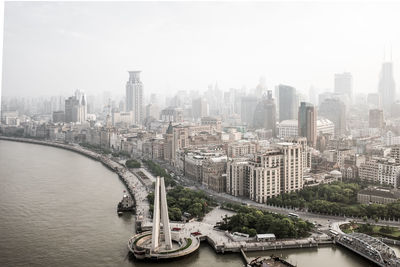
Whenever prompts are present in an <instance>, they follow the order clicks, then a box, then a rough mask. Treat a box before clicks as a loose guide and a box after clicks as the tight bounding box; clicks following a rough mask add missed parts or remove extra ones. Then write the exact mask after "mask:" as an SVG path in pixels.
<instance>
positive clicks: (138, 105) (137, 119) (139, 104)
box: [125, 71, 144, 125]
mask: <svg viewBox="0 0 400 267" xmlns="http://www.w3.org/2000/svg"><path fill="white" fill-rule="evenodd" d="M140 72H141V71H128V73H129V80H128V81H127V82H126V105H125V109H126V111H132V112H133V121H132V123H133V124H136V125H140V124H141V123H142V122H143V117H144V114H143V83H142V82H141V81H140Z"/></svg>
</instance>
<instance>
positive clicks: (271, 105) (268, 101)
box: [253, 91, 276, 136]
mask: <svg viewBox="0 0 400 267" xmlns="http://www.w3.org/2000/svg"><path fill="white" fill-rule="evenodd" d="M253 126H254V128H256V129H260V128H264V129H266V130H271V131H272V136H276V106H275V100H274V99H273V98H272V92H271V91H268V92H267V95H264V96H263V98H262V100H261V101H260V102H259V103H258V104H257V106H256V109H255V111H254V119H253Z"/></svg>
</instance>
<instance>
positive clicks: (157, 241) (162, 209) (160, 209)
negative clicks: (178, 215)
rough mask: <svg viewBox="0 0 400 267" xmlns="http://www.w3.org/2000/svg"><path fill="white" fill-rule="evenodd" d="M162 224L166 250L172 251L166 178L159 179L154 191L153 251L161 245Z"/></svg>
mask: <svg viewBox="0 0 400 267" xmlns="http://www.w3.org/2000/svg"><path fill="white" fill-rule="evenodd" d="M160 223H162V225H163V234H164V235H163V236H164V239H165V248H166V249H172V241H171V229H170V227H169V218H168V205H167V193H166V191H165V183H164V177H157V179H156V187H155V189H154V210H153V233H152V236H151V250H152V251H157V250H158V249H159V247H160V245H161V231H160V227H161V226H160Z"/></svg>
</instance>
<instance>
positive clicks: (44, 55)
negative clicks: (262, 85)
mask: <svg viewBox="0 0 400 267" xmlns="http://www.w3.org/2000/svg"><path fill="white" fill-rule="evenodd" d="M4 13H5V23H4V45H3V46H4V47H3V48H4V50H3V80H2V90H3V96H14V95H18V96H23V95H29V96H34V95H38V96H39V95H58V94H65V95H68V94H72V92H73V91H74V90H75V89H77V88H79V89H82V90H84V91H86V92H87V94H92V93H97V92H102V91H112V92H113V93H115V94H120V95H123V94H124V93H125V83H126V80H127V78H128V73H127V71H128V70H142V71H143V72H142V80H143V83H144V90H145V92H146V94H148V93H158V92H163V93H166V92H167V93H170V92H171V91H177V90H186V89H187V90H205V89H206V88H207V86H208V84H210V83H215V82H218V85H219V87H220V88H221V89H223V90H226V89H229V88H241V87H242V86H246V87H247V88H253V87H255V86H256V85H257V83H258V80H259V77H260V76H265V78H266V81H267V85H268V87H269V88H270V89H271V88H273V87H274V86H275V85H276V84H279V83H284V84H289V85H292V86H294V87H296V88H298V89H300V90H304V91H308V88H309V87H310V86H311V85H314V86H315V87H317V88H321V89H325V88H332V87H333V75H334V73H337V72H343V71H349V72H351V73H352V74H353V76H354V88H355V91H356V93H357V92H365V93H367V92H374V91H376V90H377V84H378V77H379V71H380V67H381V63H382V61H383V56H384V48H385V47H386V51H387V52H386V56H387V59H389V58H390V57H389V55H390V52H389V51H390V46H392V47H393V62H394V75H395V80H396V81H397V83H398V84H400V16H399V14H400V3H386V4H381V3H370V4H365V3H361V2H358V3H353V4H349V3H311V2H308V3H298V2H297V3H279V2H269V3H268V2H255V3H246V2H233V3H231V2H198V3H193V2H174V3H170V2H150V3H149V2H120V3H115V2H112V3H111V2H110V3H107V2H99V3H96V2H86V3H79V2H66V3H65V2H64V3H57V2H48V3H43V2H42V3H40V2H20V3H18V2H6V3H5V9H4ZM397 88H398V87H397Z"/></svg>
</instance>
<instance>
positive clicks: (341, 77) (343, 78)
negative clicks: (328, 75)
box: [334, 72, 353, 103]
mask: <svg viewBox="0 0 400 267" xmlns="http://www.w3.org/2000/svg"><path fill="white" fill-rule="evenodd" d="M334 85H335V93H337V94H346V95H347V96H348V98H349V100H350V103H351V100H352V99H353V76H352V75H351V73H349V72H344V73H336V74H335V84H334Z"/></svg>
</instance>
